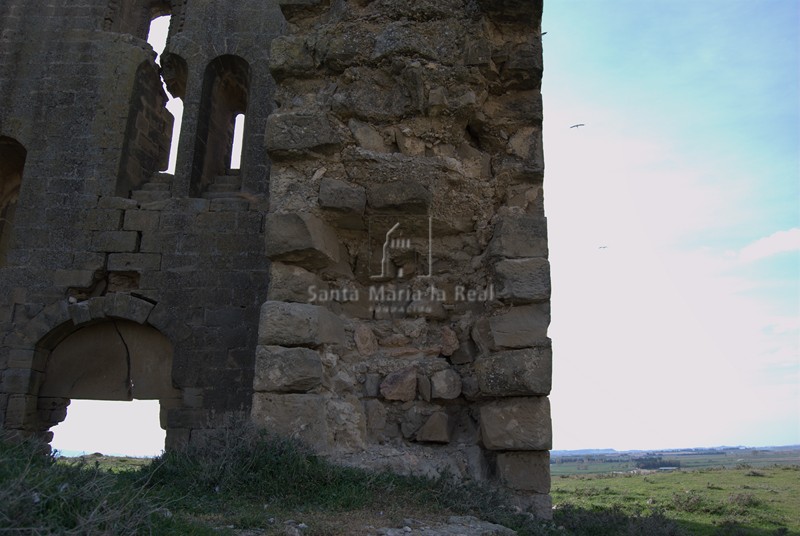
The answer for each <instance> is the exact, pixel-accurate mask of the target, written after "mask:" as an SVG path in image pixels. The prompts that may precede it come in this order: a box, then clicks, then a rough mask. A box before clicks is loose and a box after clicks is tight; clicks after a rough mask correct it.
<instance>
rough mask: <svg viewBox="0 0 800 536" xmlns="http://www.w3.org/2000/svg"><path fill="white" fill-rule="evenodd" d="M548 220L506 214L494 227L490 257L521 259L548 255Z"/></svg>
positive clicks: (489, 248) (490, 243) (489, 249)
mask: <svg viewBox="0 0 800 536" xmlns="http://www.w3.org/2000/svg"><path fill="white" fill-rule="evenodd" d="M547 252H548V250H547V220H546V219H545V218H532V217H529V216H520V215H506V216H504V217H503V218H501V219H500V221H499V222H498V223H497V225H496V226H495V228H494V233H493V234H492V240H491V242H489V247H488V253H489V257H506V258H509V259H519V258H527V257H542V258H544V257H547Z"/></svg>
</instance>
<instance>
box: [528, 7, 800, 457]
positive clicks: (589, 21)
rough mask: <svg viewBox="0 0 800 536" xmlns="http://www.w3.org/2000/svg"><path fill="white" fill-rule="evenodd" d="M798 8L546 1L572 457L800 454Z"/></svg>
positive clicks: (552, 180)
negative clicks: (671, 452) (799, 450)
mask: <svg viewBox="0 0 800 536" xmlns="http://www.w3.org/2000/svg"><path fill="white" fill-rule="evenodd" d="M799 5H800V4H798V3H797V2H796V1H794V0H791V1H779V0H773V1H764V2H751V1H738V0H724V1H723V0H693V1H680V0H669V1H663V0H648V1H647V2H640V1H635V2H634V1H620V0H616V1H608V2H597V1H594V0H561V1H556V0H550V1H546V2H545V14H544V20H543V24H542V30H543V31H545V32H547V35H545V36H544V38H543V39H544V56H545V74H544V84H543V94H544V103H545V128H544V142H545V163H546V168H547V170H546V174H545V199H546V210H547V213H548V217H549V232H550V246H551V262H552V278H553V324H552V326H551V330H550V334H551V337H552V338H553V341H554V362H555V364H554V367H555V378H554V387H553V395H552V401H553V423H554V433H555V437H554V446H555V448H557V449H562V448H564V449H570V448H587V447H614V448H665V447H681V446H703V445H706V446H710V445H719V444H749V445H769V444H787V443H800V416H799V415H800V397H799V396H798V384H799V383H800V381H799V380H800V372H799V371H800V362H799V360H800V357H798V355H799V351H798V333H799V331H798V328H799V327H800V326H799V324H800V321H799V320H798V316H799V315H800V310H799V309H800V307H799V305H800V286H799V284H798V282H799V281H800V253H799V252H798V250H800V167H799V165H798V148H799V147H800V135H799V133H798V132H799V129H800V113H799V112H798V104H799V103H800V100H799V99H800V97H799V96H798V95H799V94H798V65H800V58H798V37H797V35H798V29H797V28H798V25H799V24H800V13H799V11H798V6H799ZM575 123H585V124H586V126H585V127H582V128H579V129H570V128H569V126H570V125H572V124H575ZM601 246H606V247H604V248H602V249H601V248H600V247H601Z"/></svg>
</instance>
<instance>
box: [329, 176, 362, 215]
mask: <svg viewBox="0 0 800 536" xmlns="http://www.w3.org/2000/svg"><path fill="white" fill-rule="evenodd" d="M366 204H367V195H366V193H365V192H364V188H362V187H361V186H355V185H352V184H348V183H346V182H344V181H340V180H338V179H331V178H327V177H325V178H323V179H322V180H321V181H320V183H319V206H321V207H322V208H326V209H330V210H335V211H337V212H342V213H345V214H352V215H354V216H361V215H363V214H364V207H365V206H366Z"/></svg>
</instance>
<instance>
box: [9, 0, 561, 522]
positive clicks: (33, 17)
mask: <svg viewBox="0 0 800 536" xmlns="http://www.w3.org/2000/svg"><path fill="white" fill-rule="evenodd" d="M70 4H73V3H68V2H54V1H50V0H43V1H42V5H41V6H39V7H40V9H35V10H32V9H30V3H29V2H23V1H22V0H8V1H6V2H4V3H3V4H2V5H0V32H2V33H0V45H2V46H0V141H2V142H3V143H4V144H5V145H3V147H12V148H13V150H12V151H11V152H13V153H14V154H15V155H17V156H15V157H14V158H17V160H15V161H14V162H17V161H18V156H19V155H24V158H23V159H24V166H23V168H24V169H23V171H22V173H21V180H19V178H9V179H8V180H6V179H5V178H4V177H5V176H6V175H8V176H9V177H12V175H13V176H14V177H16V175H15V173H16V172H15V171H12V172H9V173H5V172H4V174H3V176H2V177H0V178H2V179H3V184H9V185H12V186H11V187H10V190H11V189H13V188H16V190H15V191H16V192H17V194H14V193H11V194H9V195H7V196H5V194H4V199H5V198H6V197H7V198H8V199H12V198H14V201H13V203H10V204H8V206H9V207H11V208H10V211H11V213H13V221H11V222H10V223H5V222H4V224H3V226H2V227H0V230H1V231H2V233H3V236H2V237H0V239H2V244H4V245H3V248H4V252H5V257H4V258H3V260H2V261H0V304H2V307H0V337H2V339H0V427H2V428H4V429H8V430H16V431H17V432H18V433H22V434H38V435H41V436H43V437H45V438H48V437H49V434H50V433H49V432H48V430H49V428H50V427H52V426H53V425H54V424H56V423H57V422H59V421H61V420H63V419H64V417H65V415H66V410H65V408H66V407H67V405H68V403H69V399H70V398H76V397H79V396H80V397H89V398H98V399H120V398H122V399H125V398H131V397H137V398H155V399H159V400H161V406H162V426H164V427H165V428H166V429H167V447H168V448H184V447H186V446H187V445H191V444H195V443H202V442H203V441H204V440H205V438H206V437H207V436H208V434H209V433H210V432H212V431H213V430H215V429H217V428H220V427H224V426H225V425H226V423H229V422H232V421H231V419H232V418H241V417H245V418H250V419H252V421H253V422H254V423H256V424H257V425H259V426H262V427H265V428H266V429H268V430H270V431H273V432H277V433H281V434H285V435H290V436H293V437H297V438H299V439H301V440H303V441H305V442H307V443H308V444H310V445H311V446H312V447H313V448H315V449H316V450H317V451H319V452H321V453H324V454H325V455H327V456H329V457H331V458H333V459H336V460H339V461H342V462H344V463H349V464H354V465H359V466H366V467H376V468H377V467H386V466H388V467H391V468H393V469H395V470H398V471H401V472H412V473H416V474H429V475H433V474H438V473H440V472H441V471H443V470H449V471H451V472H452V473H454V474H456V475H459V476H461V477H463V478H467V479H475V480H489V481H493V482H498V483H500V484H502V485H504V486H506V487H508V488H510V489H511V490H513V491H514V492H515V493H517V494H518V498H519V500H520V503H521V505H522V506H525V507H526V508H531V509H532V510H533V511H535V512H537V513H538V514H539V515H543V516H547V515H548V512H549V495H548V493H549V485H550V483H549V459H548V458H549V457H548V451H549V449H550V446H551V427H550V410H549V404H548V399H547V395H548V393H549V391H550V377H551V349H550V341H549V339H548V338H547V326H548V324H549V295H550V285H549V265H548V262H547V235H546V224H545V218H544V210H543V201H542V179H543V160H542V139H541V122H542V107H541V95H540V91H539V90H540V80H541V74H542V58H541V37H540V28H539V22H540V19H541V2H539V1H534V2H530V1H522V0H445V1H433V0H413V1H412V0H399V1H397V0H395V1H389V0H373V1H367V0H352V1H344V0H333V1H330V2H328V1H322V0H281V1H278V2H272V1H269V2H267V1H264V0H239V1H237V2H229V1H223V0H202V1H200V0H198V1H196V2H194V1H193V2H187V1H186V0H183V1H171V2H166V1H155V0H154V1H150V0H135V1H131V2H120V1H117V0H111V1H109V0H86V1H84V2H81V3H80V5H77V4H73V5H70ZM165 13H171V14H172V15H173V20H172V23H171V26H170V35H169V39H168V43H167V50H166V51H165V54H164V57H163V60H162V65H163V68H162V69H160V70H159V68H158V66H157V65H156V64H155V62H154V54H153V52H152V50H151V49H150V47H149V45H147V44H146V43H145V42H144V41H143V39H144V37H145V34H146V28H147V23H148V21H149V20H150V19H151V18H152V17H154V16H157V15H162V14H165ZM160 77H163V79H164V80H165V81H166V84H167V88H168V90H169V91H170V92H171V93H172V95H173V96H175V97H179V98H181V99H183V101H184V105H185V111H184V116H183V121H182V127H183V128H182V135H181V139H180V143H179V146H178V162H177V168H176V172H175V174H174V175H169V174H166V173H163V172H160V170H161V169H163V168H164V167H166V166H165V164H166V155H167V148H168V147H169V142H170V139H169V137H170V132H171V116H170V115H169V114H168V113H167V112H166V110H165V109H164V104H165V102H166V98H167V96H166V94H165V93H164V92H163V90H162V89H161V87H160V85H159V84H158V81H159V78H160ZM240 113H241V114H244V115H245V118H246V122H245V125H246V126H245V132H244V149H243V154H242V164H241V169H240V170H231V169H228V168H229V163H228V161H227V160H228V159H229V157H230V151H231V146H230V144H231V143H232V140H231V137H232V131H233V128H232V121H233V118H234V117H235V116H236V115H238V114H240ZM18 148H22V150H18ZM11 152H9V151H5V150H4V151H0V155H3V154H11ZM5 160H9V162H10V161H11V159H8V158H6V159H5ZM4 163H5V162H0V164H4ZM19 167H20V166H19V165H18V164H17V163H12V164H9V165H8V166H5V167H4V165H0V170H2V169H12V170H16V169H18V168H19ZM15 181H16V182H15ZM13 185H16V186H13ZM17 195H18V199H17V198H16V196H17ZM3 210H4V211H7V209H6V208H4V209H3ZM4 213H5V212H4ZM135 325H141V326H142V329H141V330H140V329H138V328H136V329H134V326H135ZM137 334H139V335H137ZM143 334H147V335H146V336H145V335H143ZM117 335H118V336H119V341H116V342H114V337H115V336H117ZM104 341H108V344H107V345H106V343H105V342H104ZM147 341H152V342H147ZM133 343H136V344H133ZM137 344H138V346H137ZM105 346H108V348H109V350H108V356H107V359H106V357H104V356H105V353H104V352H103V350H102V348H103V347H105ZM112 347H113V348H114V349H113V351H112V350H111V348H112ZM81 352H90V353H92V356H93V358H92V359H89V360H83V361H81V360H80V358H79V357H76V356H80V355H81ZM98 352H100V354H102V355H101V356H100V357H97V355H96V354H97V353H98ZM140 356H141V357H140ZM154 356H155V357H154ZM104 359H105V361H104ZM110 361H114V362H115V363H117V364H116V365H115V366H114V367H113V368H112V369H109V370H110V371H106V372H107V375H106V376H104V375H103V372H102V370H101V369H103V367H104V366H105V365H101V363H109V362H110ZM126 362H127V365H125V363H126ZM137 363H146V366H145V365H141V366H140V365H137ZM126 366H127V368H126ZM169 369H171V377H170V378H168V379H167V380H166V381H165V378H164V377H163V376H164V374H165V372H164V371H165V370H169ZM63 370H70V371H73V372H72V373H71V375H68V374H63V373H60V372H59V371H63ZM76 370H77V372H76ZM62 376H63V377H70V378H71V380H70V381H72V382H74V383H75V384H76V385H78V384H79V385H81V386H82V387H81V389H80V390H78V389H75V390H72V391H71V390H70V388H69V386H66V385H65V384H63V382H59V381H58V380H57V378H60V377H62ZM104 378H112V379H109V380H107V381H106V380H105V379H104ZM120 382H122V383H124V385H122V384H120ZM142 384H146V385H147V386H148V388H143V387H141V386H142ZM136 385H139V386H140V387H139V388H138V389H137V388H136ZM43 386H44V387H43Z"/></svg>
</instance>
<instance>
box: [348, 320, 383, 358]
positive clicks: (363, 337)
mask: <svg viewBox="0 0 800 536" xmlns="http://www.w3.org/2000/svg"><path fill="white" fill-rule="evenodd" d="M353 340H354V341H355V343H356V348H357V349H358V353H359V354H361V355H362V356H364V357H369V356H371V355H373V354H374V353H375V352H377V351H378V341H377V340H376V339H375V333H374V332H373V331H372V329H371V328H370V327H369V326H368V325H366V324H358V325H357V326H356V329H355V331H354V332H353Z"/></svg>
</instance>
